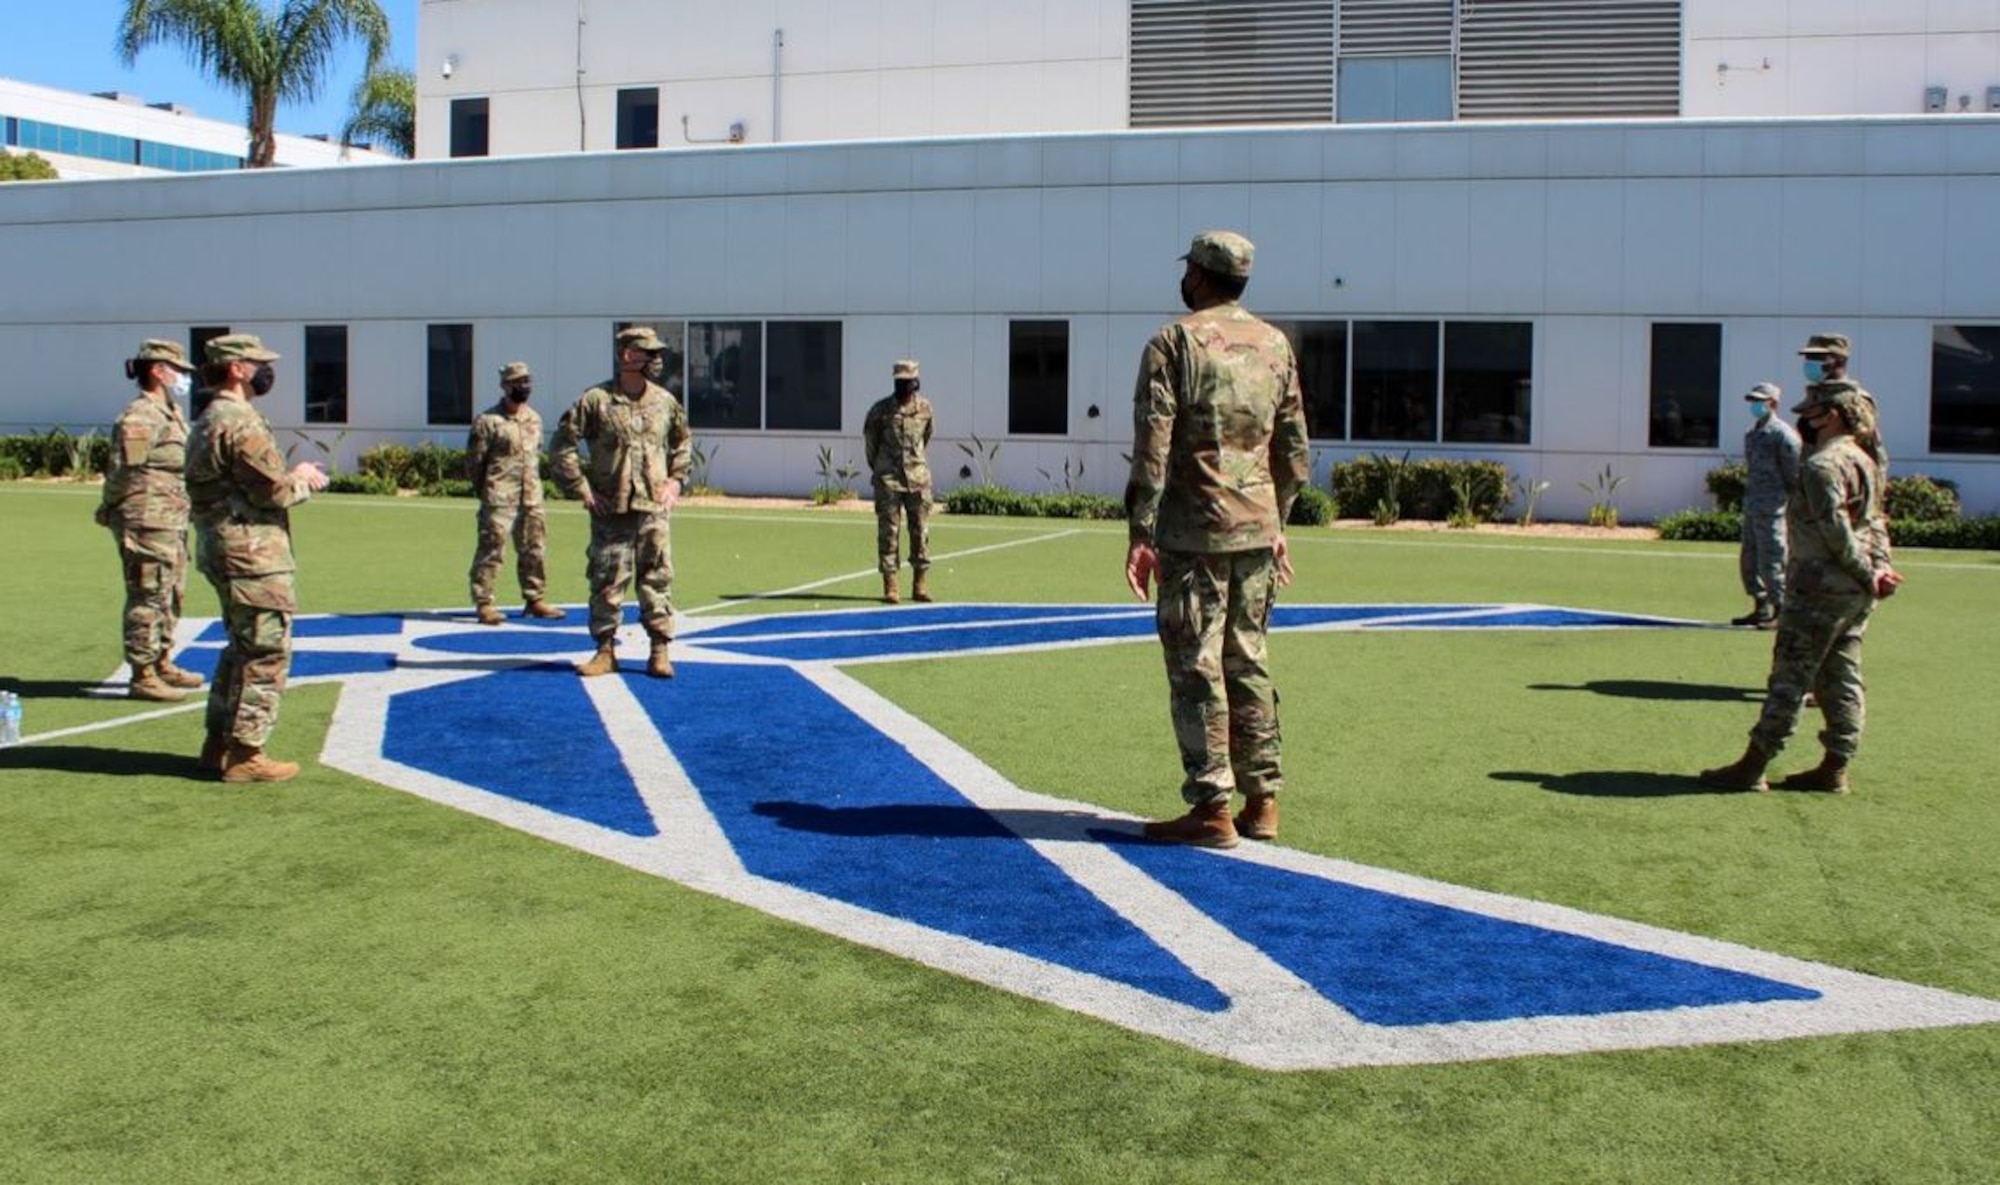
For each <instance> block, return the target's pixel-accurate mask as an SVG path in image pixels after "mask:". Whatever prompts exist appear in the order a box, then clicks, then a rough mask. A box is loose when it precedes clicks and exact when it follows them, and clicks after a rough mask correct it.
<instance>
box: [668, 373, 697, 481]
mask: <svg viewBox="0 0 2000 1185" xmlns="http://www.w3.org/2000/svg"><path fill="white" fill-rule="evenodd" d="M667 403H668V404H669V405H670V406H671V408H672V410H671V411H670V412H668V414H667V478H668V480H670V481H677V482H679V483H681V488H682V489H686V488H687V480H688V474H689V473H690V472H692V471H693V469H694V433H693V432H691V431H690V430H689V429H688V414H687V409H686V408H684V407H682V406H681V401H680V400H678V399H675V398H674V397H673V396H671V395H669V396H668V397H667Z"/></svg>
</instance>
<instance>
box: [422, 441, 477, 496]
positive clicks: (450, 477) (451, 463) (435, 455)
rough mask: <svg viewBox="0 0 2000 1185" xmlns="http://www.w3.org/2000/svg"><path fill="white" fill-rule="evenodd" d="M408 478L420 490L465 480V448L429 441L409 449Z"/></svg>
mask: <svg viewBox="0 0 2000 1185" xmlns="http://www.w3.org/2000/svg"><path fill="white" fill-rule="evenodd" d="M410 478H411V480H412V482H413V483H414V484H415V485H416V487H417V488H418V489H420V490H428V489H429V488H430V487H432V486H435V485H438V484H440V483H444V482H454V481H464V480H465V450H464V449H462V448H451V447H449V446H447V445H442V444H434V443H432V442H430V441H425V442H424V443H422V444H420V445H418V446H417V447H416V448H414V449H411V450H410Z"/></svg>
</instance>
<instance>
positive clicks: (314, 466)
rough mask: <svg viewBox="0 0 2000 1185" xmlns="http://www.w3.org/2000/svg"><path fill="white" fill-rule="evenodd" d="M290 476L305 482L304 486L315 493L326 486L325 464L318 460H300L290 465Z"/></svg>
mask: <svg viewBox="0 0 2000 1185" xmlns="http://www.w3.org/2000/svg"><path fill="white" fill-rule="evenodd" d="M292 476H293V477H295V478H298V479H299V480H300V481H301V482H304V483H305V487H306V488H307V489H309V490H311V491H312V492H313V493H315V494H317V493H319V492H320V491H321V490H323V489H325V488H326V481H327V478H326V466H324V465H322V464H320V463H319V462H318V461H300V462H299V463H298V464H297V465H294V466H292Z"/></svg>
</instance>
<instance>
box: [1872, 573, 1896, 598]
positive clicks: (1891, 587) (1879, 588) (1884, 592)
mask: <svg viewBox="0 0 2000 1185" xmlns="http://www.w3.org/2000/svg"><path fill="white" fill-rule="evenodd" d="M1902 583H1903V574H1902V573H1901V572H1898V571H1896V570H1895V569H1894V568H1884V569H1882V570H1881V571H1880V572H1877V573H1875V595H1876V596H1878V597H1892V596H1895V595H1896V589H1897V588H1898V587H1900V586H1901V585H1902Z"/></svg>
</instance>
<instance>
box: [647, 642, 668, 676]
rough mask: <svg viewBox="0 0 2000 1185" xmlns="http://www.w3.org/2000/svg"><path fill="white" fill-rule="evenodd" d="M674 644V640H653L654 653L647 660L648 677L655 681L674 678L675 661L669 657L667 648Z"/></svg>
mask: <svg viewBox="0 0 2000 1185" xmlns="http://www.w3.org/2000/svg"><path fill="white" fill-rule="evenodd" d="M672 643H673V639H672V638H654V639H653V652H652V654H650V655H648V656H647V658H646V673H647V674H648V675H651V676H652V677H653V678H655V679H671V678H673V677H674V660H673V659H671V658H668V657H667V647H668V646H669V645H671V644H672Z"/></svg>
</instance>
